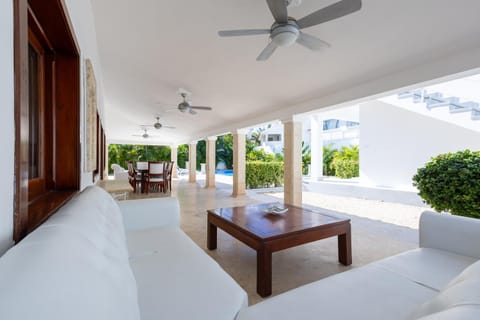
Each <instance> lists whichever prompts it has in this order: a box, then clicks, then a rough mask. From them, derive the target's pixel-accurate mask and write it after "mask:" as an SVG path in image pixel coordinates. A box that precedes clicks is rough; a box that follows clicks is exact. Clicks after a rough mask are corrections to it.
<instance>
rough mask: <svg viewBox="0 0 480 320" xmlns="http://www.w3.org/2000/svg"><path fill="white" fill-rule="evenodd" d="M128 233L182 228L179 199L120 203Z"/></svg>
mask: <svg viewBox="0 0 480 320" xmlns="http://www.w3.org/2000/svg"><path fill="white" fill-rule="evenodd" d="M118 206H119V207H120V210H121V212H122V216H123V224H124V226H125V229H126V230H127V231H134V230H143V229H149V228H155V227H180V206H179V204H178V200H177V198H160V199H143V200H127V201H120V202H119V203H118Z"/></svg>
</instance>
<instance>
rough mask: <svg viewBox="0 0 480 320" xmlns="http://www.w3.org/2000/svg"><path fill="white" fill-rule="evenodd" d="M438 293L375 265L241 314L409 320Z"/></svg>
mask: <svg viewBox="0 0 480 320" xmlns="http://www.w3.org/2000/svg"><path fill="white" fill-rule="evenodd" d="M435 293H436V291H434V290H431V289H429V288H427V287H425V286H422V285H419V284H417V283H415V282H412V281H408V280H407V279H405V277H403V276H400V275H398V274H395V273H392V272H390V271H388V270H385V269H383V268H380V267H378V266H375V265H368V266H365V267H361V268H357V269H352V270H350V271H347V272H343V273H340V274H337V275H334V276H331V277H328V278H325V279H322V280H320V281H317V282H314V283H311V284H308V285H305V286H303V287H300V288H297V289H294V290H291V291H288V292H286V293H283V294H281V295H278V296H276V297H273V298H270V299H268V300H265V301H263V302H261V303H258V304H256V305H253V306H251V307H249V308H247V309H245V310H242V311H240V314H239V317H238V320H253V319H276V320H282V319H285V320H287V319H305V320H306V319H366V320H367V319H368V320H374V319H381V320H384V319H390V320H393V319H407V317H408V316H409V315H410V314H411V313H412V311H413V310H414V309H415V308H416V307H417V306H418V305H419V304H421V303H423V302H424V301H426V300H428V299H429V298H431V297H432V296H433V295H434V294H435Z"/></svg>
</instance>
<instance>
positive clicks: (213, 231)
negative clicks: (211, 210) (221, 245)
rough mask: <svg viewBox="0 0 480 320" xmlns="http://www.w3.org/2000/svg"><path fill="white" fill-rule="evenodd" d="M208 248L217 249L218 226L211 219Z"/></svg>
mask: <svg viewBox="0 0 480 320" xmlns="http://www.w3.org/2000/svg"><path fill="white" fill-rule="evenodd" d="M207 248H208V249H209V250H215V249H217V226H216V225H214V224H212V223H210V221H209V222H208V226H207Z"/></svg>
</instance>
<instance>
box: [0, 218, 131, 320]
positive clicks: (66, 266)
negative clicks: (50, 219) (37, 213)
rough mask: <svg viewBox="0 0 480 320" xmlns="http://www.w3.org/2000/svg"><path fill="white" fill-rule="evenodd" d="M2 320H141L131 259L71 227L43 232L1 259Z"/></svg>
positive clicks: (28, 239) (23, 241)
mask: <svg viewBox="0 0 480 320" xmlns="http://www.w3.org/2000/svg"><path fill="white" fill-rule="evenodd" d="M0 283H1V287H2V289H1V290H0V319H40V320H57V319H58V320H63V319H73V320H76V319H78V320H84V319H98V320H106V319H111V320H117V319H125V320H127V319H128V320H131V319H139V310H138V302H137V292H136V283H135V279H134V278H133V275H132V272H131V269H130V268H129V264H128V260H126V259H124V260H121V259H120V260H119V259H118V258H110V257H107V256H105V255H104V254H103V253H102V252H101V251H99V250H98V249H97V247H95V246H94V245H93V244H92V243H91V242H90V241H88V240H86V239H85V238H84V237H81V236H79V235H78V234H76V233H72V232H70V231H69V230H67V229H65V228H57V227H50V228H40V229H37V230H36V231H35V232H33V233H31V234H30V235H29V236H28V237H27V238H25V239H24V240H22V241H21V242H20V244H18V245H17V246H15V247H14V248H13V249H11V250H9V251H8V252H7V253H6V254H5V255H4V256H3V257H2V259H0Z"/></svg>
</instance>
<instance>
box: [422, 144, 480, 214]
mask: <svg viewBox="0 0 480 320" xmlns="http://www.w3.org/2000/svg"><path fill="white" fill-rule="evenodd" d="M413 185H414V186H416V187H417V188H418V190H419V191H420V193H419V195H420V196H421V197H422V198H423V200H424V201H425V202H426V203H427V204H428V205H430V206H431V207H432V208H434V209H435V210H437V211H439V212H440V211H448V212H450V213H452V214H454V215H460V216H466V217H472V218H480V151H476V152H472V151H470V150H465V151H459V152H457V153H447V154H441V155H438V156H436V157H434V158H432V159H431V161H429V162H427V163H426V164H425V167H423V168H420V169H418V171H417V174H416V175H415V176H414V177H413Z"/></svg>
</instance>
